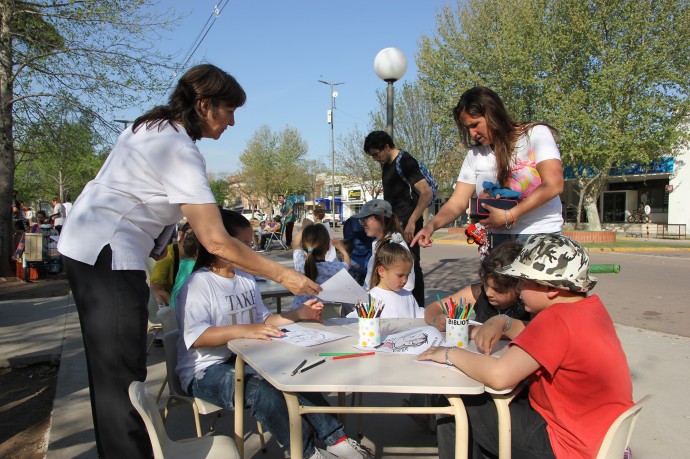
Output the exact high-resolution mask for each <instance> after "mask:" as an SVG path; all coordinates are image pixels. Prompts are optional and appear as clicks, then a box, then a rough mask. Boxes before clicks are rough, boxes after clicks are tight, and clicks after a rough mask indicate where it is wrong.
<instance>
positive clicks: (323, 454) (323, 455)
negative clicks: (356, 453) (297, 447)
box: [309, 448, 338, 459]
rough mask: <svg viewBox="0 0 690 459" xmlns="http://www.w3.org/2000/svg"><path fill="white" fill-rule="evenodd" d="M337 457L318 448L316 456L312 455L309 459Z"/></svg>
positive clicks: (331, 458)
mask: <svg viewBox="0 0 690 459" xmlns="http://www.w3.org/2000/svg"><path fill="white" fill-rule="evenodd" d="M337 457H338V456H335V455H333V454H331V453H329V452H328V451H324V450H322V449H319V448H316V449H314V454H312V455H311V457H309V459H337Z"/></svg>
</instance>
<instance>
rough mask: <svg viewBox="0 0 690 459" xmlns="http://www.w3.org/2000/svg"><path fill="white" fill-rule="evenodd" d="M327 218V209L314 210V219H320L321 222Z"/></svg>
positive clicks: (318, 208) (317, 208)
mask: <svg viewBox="0 0 690 459" xmlns="http://www.w3.org/2000/svg"><path fill="white" fill-rule="evenodd" d="M325 216H326V209H324V208H323V207H316V208H315V209H314V217H318V219H319V220H323V219H324V217H325Z"/></svg>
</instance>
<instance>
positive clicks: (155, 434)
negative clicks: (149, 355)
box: [129, 381, 172, 459]
mask: <svg viewBox="0 0 690 459" xmlns="http://www.w3.org/2000/svg"><path fill="white" fill-rule="evenodd" d="M129 399H130V400H131V401H132V405H133V406H134V408H135V409H136V410H137V412H138V413H139V415H140V416H141V418H142V419H143V420H144V424H145V425H146V431H147V432H148V433H149V439H150V440H151V446H152V447H153V457H154V458H155V459H164V458H165V454H164V451H165V450H166V449H167V448H166V446H167V445H168V443H171V441H172V440H170V438H169V437H168V434H167V433H166V432H165V426H164V425H163V419H161V413H160V412H159V411H158V406H157V405H156V401H155V400H154V399H153V397H152V396H151V395H150V394H149V393H148V392H147V391H146V386H144V383H143V382H141V381H132V383H131V384H130V385H129Z"/></svg>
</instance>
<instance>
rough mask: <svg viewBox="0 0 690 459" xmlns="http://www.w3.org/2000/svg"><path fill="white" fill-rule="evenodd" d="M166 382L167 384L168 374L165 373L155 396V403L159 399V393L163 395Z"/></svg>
mask: <svg viewBox="0 0 690 459" xmlns="http://www.w3.org/2000/svg"><path fill="white" fill-rule="evenodd" d="M166 384H168V376H167V375H166V376H165V378H164V379H163V384H161V388H160V389H158V395H157V396H156V403H158V401H159V400H160V399H161V395H163V389H165V386H166Z"/></svg>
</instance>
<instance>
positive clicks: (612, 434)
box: [597, 394, 652, 459]
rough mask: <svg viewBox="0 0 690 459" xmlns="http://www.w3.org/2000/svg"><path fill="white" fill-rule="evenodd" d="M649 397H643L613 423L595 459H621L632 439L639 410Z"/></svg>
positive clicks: (649, 395)
mask: <svg viewBox="0 0 690 459" xmlns="http://www.w3.org/2000/svg"><path fill="white" fill-rule="evenodd" d="M651 397H652V396H651V394H648V395H645V396H644V397H642V399H640V401H639V402H637V403H636V404H634V405H633V406H631V407H630V408H628V409H627V410H625V411H624V412H623V414H621V415H620V416H618V418H616V420H615V421H613V424H611V427H609V430H608V432H606V435H605V436H604V441H603V442H602V443H601V446H600V447H599V454H597V459H621V458H622V457H623V453H624V452H625V448H626V447H627V446H628V443H630V437H632V432H633V429H634V428H635V423H636V422H637V417H638V416H639V415H640V410H641V409H642V407H643V406H644V405H645V403H647V401H648V400H649V399H650V398H651Z"/></svg>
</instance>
